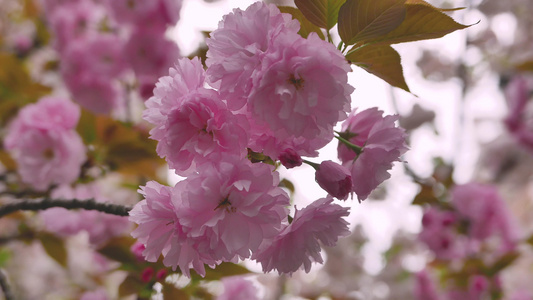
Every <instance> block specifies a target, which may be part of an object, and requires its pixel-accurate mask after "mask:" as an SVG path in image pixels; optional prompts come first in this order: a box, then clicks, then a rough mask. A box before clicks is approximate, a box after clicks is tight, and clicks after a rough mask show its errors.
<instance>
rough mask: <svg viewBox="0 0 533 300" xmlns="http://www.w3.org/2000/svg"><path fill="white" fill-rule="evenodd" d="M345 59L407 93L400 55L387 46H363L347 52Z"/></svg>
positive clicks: (407, 88)
mask: <svg viewBox="0 0 533 300" xmlns="http://www.w3.org/2000/svg"><path fill="white" fill-rule="evenodd" d="M348 53H349V54H348V55H346V59H348V60H350V61H351V62H352V63H353V64H355V65H358V66H359V67H361V68H363V69H365V70H366V71H367V72H369V73H372V74H374V75H376V76H377V77H379V78H381V79H383V80H385V81H386V82H387V83H389V84H390V85H392V86H395V87H399V88H401V89H404V90H406V91H408V92H409V87H408V86H407V83H405V78H404V77H403V68H402V64H401V58H400V54H398V52H396V50H394V49H393V48H392V47H391V46H389V45H380V46H373V45H370V46H365V47H360V48H359V49H357V50H354V51H353V52H350V51H348Z"/></svg>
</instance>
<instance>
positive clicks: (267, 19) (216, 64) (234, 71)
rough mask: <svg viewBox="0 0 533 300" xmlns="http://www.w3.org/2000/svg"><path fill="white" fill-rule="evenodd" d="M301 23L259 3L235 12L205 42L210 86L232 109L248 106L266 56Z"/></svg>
mask: <svg viewBox="0 0 533 300" xmlns="http://www.w3.org/2000/svg"><path fill="white" fill-rule="evenodd" d="M299 29H300V26H299V23H298V21H296V20H293V19H292V17H291V16H290V15H289V14H282V13H281V12H280V11H279V9H278V8H277V7H276V6H275V5H268V4H265V3H264V2H256V3H254V4H252V5H250V7H248V8H247V9H246V10H245V11H242V10H240V9H234V10H233V12H232V13H230V14H227V15H225V16H224V18H223V20H222V21H220V23H219V24H218V29H216V30H214V31H213V32H211V34H210V36H211V37H210V38H209V39H207V40H206V44H207V46H208V47H209V50H208V51H207V60H206V65H207V66H208V67H209V68H208V70H207V74H208V76H209V81H210V82H211V84H212V85H213V86H215V87H217V88H219V89H220V93H221V94H222V95H223V96H224V98H227V99H228V107H229V108H230V109H239V108H241V107H242V106H244V105H245V103H246V97H247V96H248V94H249V93H250V90H251V88H252V79H251V76H252V73H253V72H254V71H255V70H256V69H258V68H260V66H261V62H262V60H263V58H262V56H263V54H264V53H265V52H266V51H267V50H268V49H269V45H270V44H271V42H272V39H274V38H276V36H277V35H279V34H280V33H281V32H293V33H296V32H298V30H299Z"/></svg>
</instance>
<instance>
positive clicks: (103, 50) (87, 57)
mask: <svg viewBox="0 0 533 300" xmlns="http://www.w3.org/2000/svg"><path fill="white" fill-rule="evenodd" d="M123 51H124V42H123V41H122V40H121V39H120V37H119V36H117V35H114V34H94V35H91V36H89V37H86V38H80V39H78V40H77V41H76V42H72V43H69V44H68V45H67V46H66V47H65V49H64V51H63V56H62V58H61V73H62V75H63V76H64V77H67V78H70V77H74V76H75V77H103V78H106V80H110V79H111V78H114V77H117V76H118V75H120V73H121V72H123V71H124V69H125V68H126V64H125V61H124V58H123Z"/></svg>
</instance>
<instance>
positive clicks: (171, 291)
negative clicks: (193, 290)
mask: <svg viewBox="0 0 533 300" xmlns="http://www.w3.org/2000/svg"><path fill="white" fill-rule="evenodd" d="M162 292H163V299H176V300H189V299H190V298H191V297H190V296H189V295H188V294H187V293H186V292H184V291H183V290H180V289H178V288H177V287H175V286H174V285H172V284H170V283H166V282H165V283H163V289H162Z"/></svg>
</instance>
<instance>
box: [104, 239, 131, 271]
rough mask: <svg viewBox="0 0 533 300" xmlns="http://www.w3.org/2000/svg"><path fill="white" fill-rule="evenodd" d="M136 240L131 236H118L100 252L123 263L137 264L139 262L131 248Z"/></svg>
mask: <svg viewBox="0 0 533 300" xmlns="http://www.w3.org/2000/svg"><path fill="white" fill-rule="evenodd" d="M134 242H135V240H134V239H132V238H131V237H118V238H113V239H111V240H109V241H108V242H107V243H106V244H105V245H104V246H103V247H102V248H100V249H98V252H99V253H100V254H102V255H104V256H105V257H107V258H109V259H112V260H114V261H118V262H121V263H123V264H135V263H137V262H138V260H137V259H136V257H135V256H134V255H133V253H132V252H131V250H130V247H131V245H133V243H134Z"/></svg>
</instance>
